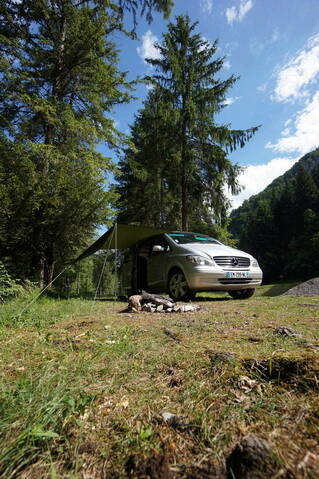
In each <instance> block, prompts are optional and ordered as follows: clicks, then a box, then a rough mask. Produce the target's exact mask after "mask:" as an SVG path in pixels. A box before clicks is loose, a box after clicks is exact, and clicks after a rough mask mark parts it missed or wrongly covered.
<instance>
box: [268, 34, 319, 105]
mask: <svg viewBox="0 0 319 479" xmlns="http://www.w3.org/2000/svg"><path fill="white" fill-rule="evenodd" d="M318 73H319V34H317V35H314V36H313V37H311V38H310V39H309V40H308V42H307V45H306V47H305V48H304V50H302V51H300V52H298V54H297V55H296V56H295V57H294V58H292V59H291V60H290V61H289V62H288V63H287V64H286V65H284V66H283V67H282V68H281V69H280V70H279V71H278V73H277V75H276V76H277V82H276V87H275V94H274V95H273V97H272V98H273V99H274V100H276V101H281V102H287V101H294V100H296V99H298V98H300V97H305V96H307V95H309V91H307V87H308V86H309V85H310V84H311V83H312V82H313V81H314V80H315V78H316V77H317V75H318Z"/></svg>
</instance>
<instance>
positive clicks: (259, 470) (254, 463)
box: [226, 435, 278, 479]
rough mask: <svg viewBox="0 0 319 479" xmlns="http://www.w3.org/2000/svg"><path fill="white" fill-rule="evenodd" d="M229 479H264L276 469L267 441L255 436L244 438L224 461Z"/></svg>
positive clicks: (270, 475)
mask: <svg viewBox="0 0 319 479" xmlns="http://www.w3.org/2000/svg"><path fill="white" fill-rule="evenodd" d="M226 468H227V474H228V475H227V477H228V478H229V479H233V478H236V479H264V478H266V477H272V475H273V474H274V473H275V472H276V470H277V469H278V465H277V461H276V460H275V458H274V455H273V453H272V451H271V448H270V446H269V444H268V442H267V441H265V440H264V439H261V438H259V437H257V436H254V435H251V436H245V437H244V438H243V439H242V440H241V441H240V442H239V443H238V444H237V445H236V446H235V447H234V449H233V450H232V451H231V453H230V454H229V456H228V457H227V459H226Z"/></svg>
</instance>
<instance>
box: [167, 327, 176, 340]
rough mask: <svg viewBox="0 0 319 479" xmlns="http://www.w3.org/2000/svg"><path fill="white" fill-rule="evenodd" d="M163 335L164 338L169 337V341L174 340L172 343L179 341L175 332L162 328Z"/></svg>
mask: <svg viewBox="0 0 319 479" xmlns="http://www.w3.org/2000/svg"><path fill="white" fill-rule="evenodd" d="M164 333H165V334H166V336H169V337H170V338H171V339H174V341H179V339H178V337H177V335H176V333H175V331H172V330H171V329H168V328H164Z"/></svg>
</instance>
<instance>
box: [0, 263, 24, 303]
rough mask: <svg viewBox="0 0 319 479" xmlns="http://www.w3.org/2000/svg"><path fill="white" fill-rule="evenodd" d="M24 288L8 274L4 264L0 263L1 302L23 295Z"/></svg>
mask: <svg viewBox="0 0 319 479" xmlns="http://www.w3.org/2000/svg"><path fill="white" fill-rule="evenodd" d="M23 291H24V288H23V287H22V286H21V284H19V282H18V281H17V280H15V279H12V278H11V277H10V275H9V273H8V272H7V270H6V268H5V266H4V264H3V263H2V262H1V261H0V302H2V303H3V302H4V301H5V300H6V299H8V298H10V297H13V296H18V295H20V294H21V293H23Z"/></svg>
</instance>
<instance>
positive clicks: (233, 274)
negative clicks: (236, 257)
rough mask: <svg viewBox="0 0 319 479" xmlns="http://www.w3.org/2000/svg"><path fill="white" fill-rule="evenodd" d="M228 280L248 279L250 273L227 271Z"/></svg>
mask: <svg viewBox="0 0 319 479" xmlns="http://www.w3.org/2000/svg"><path fill="white" fill-rule="evenodd" d="M226 278H248V271H227V272H226Z"/></svg>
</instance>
